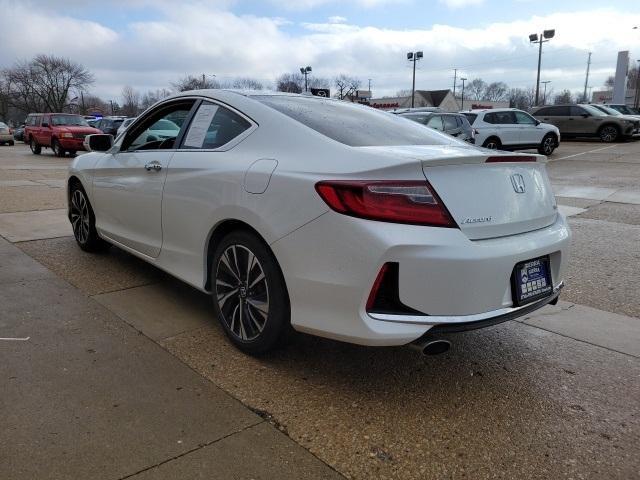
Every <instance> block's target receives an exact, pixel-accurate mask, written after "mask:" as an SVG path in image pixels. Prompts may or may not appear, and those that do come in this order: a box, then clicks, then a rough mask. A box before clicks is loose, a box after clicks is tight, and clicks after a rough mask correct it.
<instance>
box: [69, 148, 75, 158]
mask: <svg viewBox="0 0 640 480" xmlns="http://www.w3.org/2000/svg"><path fill="white" fill-rule="evenodd" d="M68 153H69V156H70V157H75V156H76V151H75V150H69V152H68Z"/></svg>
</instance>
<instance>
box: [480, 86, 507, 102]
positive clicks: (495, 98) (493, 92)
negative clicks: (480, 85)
mask: <svg viewBox="0 0 640 480" xmlns="http://www.w3.org/2000/svg"><path fill="white" fill-rule="evenodd" d="M508 92H509V87H508V86H507V84H506V83H504V82H493V83H490V84H489V85H487V87H486V88H485V89H484V93H483V95H482V100H489V101H491V102H500V101H502V100H505V99H506V98H507V97H508Z"/></svg>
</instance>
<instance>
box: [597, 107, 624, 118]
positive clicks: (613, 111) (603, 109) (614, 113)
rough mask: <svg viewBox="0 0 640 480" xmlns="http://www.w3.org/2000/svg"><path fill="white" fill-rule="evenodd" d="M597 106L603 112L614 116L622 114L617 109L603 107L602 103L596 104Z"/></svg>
mask: <svg viewBox="0 0 640 480" xmlns="http://www.w3.org/2000/svg"><path fill="white" fill-rule="evenodd" d="M598 108H599V109H600V110H602V111H603V112H605V113H608V114H609V115H615V116H616V117H621V116H622V114H621V113H620V112H619V111H617V110H615V109H613V108H610V107H605V106H604V105H598Z"/></svg>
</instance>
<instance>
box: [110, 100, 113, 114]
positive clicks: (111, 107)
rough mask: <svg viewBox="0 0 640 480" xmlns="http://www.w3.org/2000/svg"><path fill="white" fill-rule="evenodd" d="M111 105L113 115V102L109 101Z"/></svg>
mask: <svg viewBox="0 0 640 480" xmlns="http://www.w3.org/2000/svg"><path fill="white" fill-rule="evenodd" d="M109 103H110V104H111V115H113V100H109Z"/></svg>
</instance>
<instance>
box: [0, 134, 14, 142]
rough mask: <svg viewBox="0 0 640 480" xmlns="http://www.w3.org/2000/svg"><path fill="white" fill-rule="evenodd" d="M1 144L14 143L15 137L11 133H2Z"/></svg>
mask: <svg viewBox="0 0 640 480" xmlns="http://www.w3.org/2000/svg"><path fill="white" fill-rule="evenodd" d="M0 142H13V135H12V134H10V133H0Z"/></svg>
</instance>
